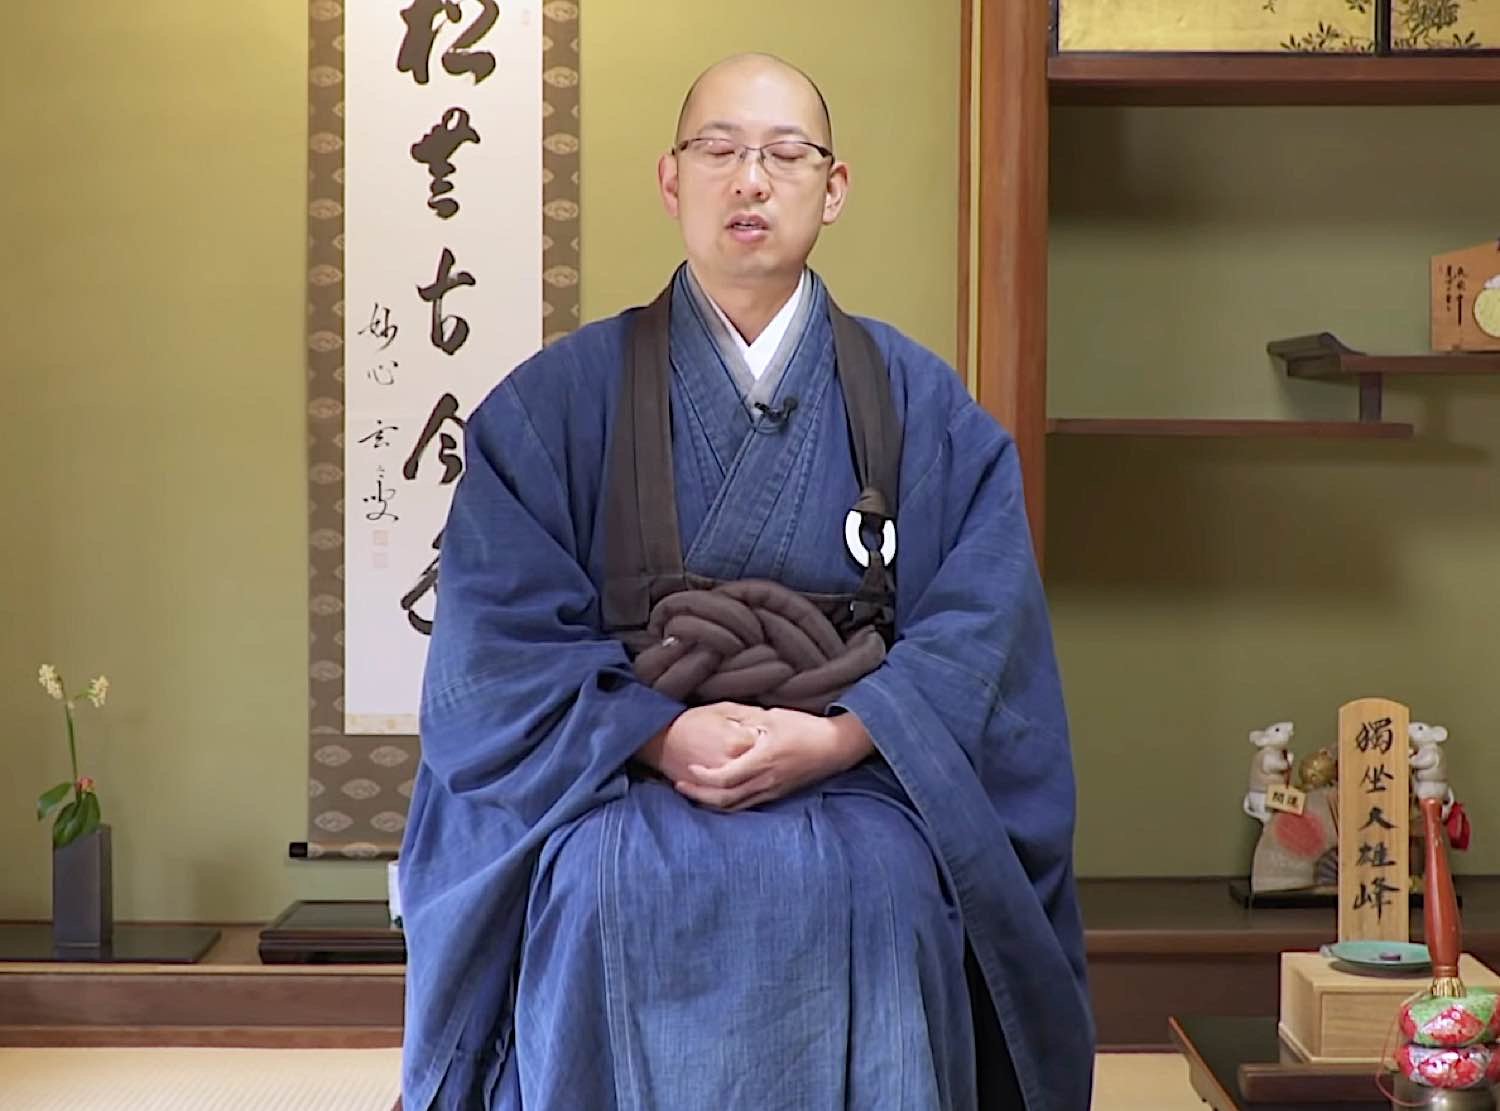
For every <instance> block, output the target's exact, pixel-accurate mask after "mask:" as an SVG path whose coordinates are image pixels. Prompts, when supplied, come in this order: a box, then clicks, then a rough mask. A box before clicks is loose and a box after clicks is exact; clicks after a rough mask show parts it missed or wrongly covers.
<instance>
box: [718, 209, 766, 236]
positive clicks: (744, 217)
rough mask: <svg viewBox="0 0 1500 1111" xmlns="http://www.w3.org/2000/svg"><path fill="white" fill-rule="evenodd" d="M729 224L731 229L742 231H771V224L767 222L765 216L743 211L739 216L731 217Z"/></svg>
mask: <svg viewBox="0 0 1500 1111" xmlns="http://www.w3.org/2000/svg"><path fill="white" fill-rule="evenodd" d="M728 226H729V230H730V231H742V232H753V231H769V230H770V228H771V225H770V224H768V223H767V222H766V220H765V218H764V217H762V216H756V215H754V214H753V213H742V214H741V215H739V216H734V217H731V218H730V220H729V225H728Z"/></svg>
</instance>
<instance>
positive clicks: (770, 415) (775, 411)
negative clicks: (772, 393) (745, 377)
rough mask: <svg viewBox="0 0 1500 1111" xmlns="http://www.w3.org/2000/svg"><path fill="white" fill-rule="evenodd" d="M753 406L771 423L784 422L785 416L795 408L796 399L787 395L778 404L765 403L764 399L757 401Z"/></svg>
mask: <svg viewBox="0 0 1500 1111" xmlns="http://www.w3.org/2000/svg"><path fill="white" fill-rule="evenodd" d="M755 407H756V408H757V409H759V410H760V411H761V412H762V413H764V414H765V417H766V420H767V421H769V422H770V423H771V424H785V423H786V421H787V418H788V417H790V416H791V415H792V413H793V412H794V411H795V410H796V408H797V399H796V398H795V397H789V398H787V399H786V400H785V401H783V402H782V403H781V404H780V405H775V406H772V405H767V404H766V403H765V402H764V401H757V402H756V403H755Z"/></svg>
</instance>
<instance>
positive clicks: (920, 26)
mask: <svg viewBox="0 0 1500 1111" xmlns="http://www.w3.org/2000/svg"><path fill="white" fill-rule="evenodd" d="M911 11H912V8H911V6H910V5H909V4H905V3H898V2H897V0H829V2H827V3H823V4H819V5H809V4H806V3H802V2H798V0H766V2H765V3H762V4H761V5H760V6H759V7H757V8H756V9H755V12H754V13H753V16H749V15H746V13H745V11H744V10H743V9H741V8H738V7H734V6H732V5H729V4H723V3H702V2H698V3H689V2H688V0H671V2H666V0H656V2H653V3H651V4H645V5H642V4H620V3H609V2H602V0H601V2H593V0H585V2H584V3H583V36H582V54H583V62H582V66H583V86H582V91H583V118H584V136H585V146H584V151H583V159H584V161H583V175H584V176H583V235H584V243H583V251H584V264H583V266H584V273H583V302H584V303H583V308H584V314H585V316H586V317H596V316H599V315H602V314H605V313H610V312H613V311H616V310H617V309H619V308H621V307H622V306H625V305H627V304H632V303H639V302H642V301H644V300H646V299H648V298H649V297H650V296H651V295H652V294H653V293H654V292H655V291H656V289H657V288H658V287H659V286H660V285H661V283H663V282H664V281H665V280H666V278H667V276H668V274H669V272H670V267H671V266H672V265H673V263H674V262H675V261H676V259H677V258H678V253H677V246H676V238H675V229H674V227H673V226H672V225H671V223H670V222H669V221H668V220H667V218H666V217H665V215H663V214H662V212H661V210H660V207H659V205H658V203H657V201H656V195H655V178H654V164H655V158H656V155H657V154H658V153H659V151H660V150H661V149H663V148H664V146H665V145H666V144H667V143H668V142H669V141H670V138H671V129H672V127H673V124H674V123H675V119H676V113H677V107H678V102H679V100H680V98H681V96H682V93H683V91H684V90H685V88H686V86H687V84H688V82H689V81H690V80H691V78H692V76H693V75H694V74H695V73H696V72H697V71H698V70H699V69H701V68H702V67H703V66H704V65H706V64H708V63H709V62H711V61H713V60H714V59H715V58H717V57H718V56H720V55H722V54H725V53H729V52H731V51H735V50H743V49H770V50H777V51H779V52H782V53H784V54H785V55H787V56H788V57H789V58H790V59H791V60H792V61H794V62H797V63H799V64H801V65H802V66H804V67H805V68H807V69H808V70H810V71H811V72H812V73H813V74H814V75H815V76H816V77H817V78H818V79H819V81H820V83H821V84H822V85H823V88H824V92H825V93H826V94H827V96H828V99H829V100H830V102H831V104H832V106H833V110H834V113H835V123H836V127H837V129H838V130H837V136H838V145H839V148H840V154H841V155H842V156H843V157H845V158H847V159H848V160H849V161H850V162H851V163H852V165H853V170H854V174H853V178H854V191H853V194H852V197H851V202H850V205H849V207H848V208H847V210H846V212H845V215H844V218H843V219H842V220H841V221H840V223H839V225H837V226H836V227H835V228H834V229H832V230H831V231H830V232H829V233H827V237H826V239H825V241H824V245H823V246H821V247H820V248H819V249H818V253H817V254H816V255H815V258H814V263H815V265H816V266H818V268H819V269H820V270H821V271H822V272H823V273H824V275H825V276H826V277H827V278H828V279H829V281H830V283H831V285H832V287H833V289H834V290H835V291H836V294H837V296H838V297H839V299H840V300H841V302H842V303H844V304H845V305H846V306H847V307H849V308H850V309H851V310H854V311H859V312H866V313H873V314H877V315H882V316H885V317H887V318H889V319H891V320H893V321H895V322H896V323H898V324H899V325H901V326H902V327H904V328H906V329H907V330H908V331H910V332H911V333H912V334H913V335H915V336H916V337H917V338H919V339H921V340H922V341H924V342H926V343H928V344H930V345H931V346H933V347H934V348H935V349H936V350H937V351H938V352H939V353H941V354H943V355H944V356H946V357H949V358H951V357H952V355H953V348H954V343H953V334H954V312H953V299H954V296H955V282H954V271H955V265H956V236H955V229H956V212H957V210H956V187H955V182H956V172H957V166H956V155H955V149H956V143H957V117H956V110H955V108H956V105H957V102H958V88H957V79H958V42H959V30H958V12H957V5H956V4H955V5H952V10H951V11H948V10H937V8H934V9H933V10H932V11H925V10H924V13H923V14H922V16H921V18H919V19H918V18H913V17H912V15H911ZM747 27H749V28H751V30H749V31H748V32H747V31H746V28H747ZM59 28H60V25H59V24H58V23H57V21H56V19H55V17H54V15H53V13H52V12H51V11H50V10H49V9H46V8H43V7H38V6H35V5H30V6H25V5H23V6H22V7H20V8H19V9H18V10H17V11H16V12H15V13H14V14H12V15H11V16H10V17H9V19H8V21H7V25H6V35H7V40H6V41H7V45H8V46H9V48H10V50H9V54H8V61H7V64H6V66H5V67H3V68H0V125H3V134H4V135H5V137H6V141H5V150H6V155H5V168H6V171H7V172H6V174H5V175H4V176H5V182H4V185H3V186H0V189H3V198H4V205H3V211H4V213H5V215H4V219H3V222H0V304H3V305H4V306H5V310H4V321H5V328H4V337H5V342H4V345H3V346H0V376H3V381H4V384H5V387H6V391H5V396H6V405H5V409H4V418H5V424H4V435H3V436H0V473H3V474H4V476H5V479H4V482H3V483H0V558H3V567H4V569H5V572H6V576H5V579H6V581H5V589H4V590H3V592H0V627H3V629H4V633H3V635H0V759H3V761H4V764H5V767H6V769H7V774H6V775H5V776H4V777H3V779H0V843H3V844H4V845H5V849H4V850H3V854H0V918H7V917H42V916H45V915H46V914H47V908H48V901H49V886H48V885H49V882H50V881H49V875H50V872H49V864H50V857H49V844H48V841H47V838H46V833H45V827H40V826H38V825H37V823H36V822H35V821H34V819H33V816H32V815H33V809H32V808H33V800H34V799H35V797H36V795H37V794H38V793H39V792H40V791H41V790H42V789H43V788H45V787H47V786H50V785H51V784H52V783H55V782H57V781H58V780H59V779H62V778H66V775H67V770H66V769H67V758H66V746H65V744H64V738H63V733H62V720H61V714H60V712H59V710H58V707H57V706H56V704H55V703H52V702H50V701H49V700H47V699H46V698H45V696H44V695H43V693H42V691H41V688H40V687H39V686H38V685H37V684H36V681H35V674H36V668H37V666H38V664H40V663H42V662H44V661H48V662H52V663H55V664H56V665H58V666H59V667H60V668H61V669H62V671H63V673H64V676H65V677H66V678H68V679H69V680H70V681H72V682H78V681H80V680H82V679H83V678H85V677H86V676H88V675H91V674H94V673H97V672H100V671H102V672H104V673H106V674H107V675H108V676H109V677H110V679H111V681H112V683H113V684H114V687H113V691H112V693H111V696H110V704H109V706H108V707H107V708H106V709H105V710H104V711H102V712H99V713H95V712H94V711H92V710H89V709H86V710H85V712H84V713H83V716H82V723H81V724H82V728H81V745H82V758H83V761H84V768H85V772H86V774H90V775H93V776H94V778H95V779H96V780H97V781H98V783H99V791H100V797H101V799H102V802H103V805H104V808H105V813H106V816H107V819H108V820H109V821H111V822H112V824H113V826H114V831H115V833H114V836H115V885H116V894H115V907H116V912H117V914H118V915H119V916H120V917H122V918H165V919H228V920H234V919H250V920H254V919H263V918H265V917H267V916H269V915H271V914H274V913H276V912H278V911H280V910H281V909H282V908H283V907H284V906H285V905H286V904H287V903H288V902H289V901H290V900H292V899H294V898H299V897H335V898H337V897H364V896H378V895H380V894H381V893H383V891H384V877H383V870H382V869H381V868H379V867H378V866H370V865H359V864H328V863H318V864H306V863H301V864H299V863H294V862H291V861H288V860H287V859H286V845H287V842H288V841H290V840H294V839H298V838H300V837H301V836H303V832H304V829H305V803H304V791H305V787H304V784H305V779H306V695H307V689H306V680H305V677H304V676H305V669H306V666H307V650H306V644H307V628H306V620H305V607H306V586H305V584H306V515H305V514H306V510H305V507H306V479H305V477H304V475H305V462H304V460H305V417H304V409H303V406H304V403H305V388H304V377H305V375H304V359H303V315H304V310H303V291H304V277H303V271H304V265H303V259H304V249H305V219H306V218H305V215H304V213H305V208H304V205H305V173H306V158H305V153H304V152H305V149H306V5H305V4H301V3H284V2H273V0H250V2H247V3H241V4H210V5H202V4H200V5H186V6H184V5H182V4H179V3H167V2H166V0H140V2H138V3H135V4H131V5H129V7H128V10H127V9H125V8H121V7H119V6H112V5H97V6H94V7H91V8H89V9H88V10H87V12H85V13H84V14H83V15H81V16H79V17H78V18H77V19H76V20H72V21H71V22H69V24H68V25H67V28H66V30H65V31H63V30H60V29H59Z"/></svg>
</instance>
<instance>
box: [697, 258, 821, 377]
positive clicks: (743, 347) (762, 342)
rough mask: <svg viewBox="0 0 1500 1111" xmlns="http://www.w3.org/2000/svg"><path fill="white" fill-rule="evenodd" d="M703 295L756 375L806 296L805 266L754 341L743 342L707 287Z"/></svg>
mask: <svg viewBox="0 0 1500 1111" xmlns="http://www.w3.org/2000/svg"><path fill="white" fill-rule="evenodd" d="M703 295H704V296H705V297H707V298H708V303H709V304H710V305H712V306H713V307H714V312H716V313H718V314H719V319H720V320H722V321H723V322H724V327H725V328H726V329H727V330H728V331H729V335H730V337H731V338H733V340H734V342H735V345H736V346H737V347H738V348H739V351H740V354H741V355H743V356H744V358H745V364H746V365H747V366H748V367H749V368H750V373H751V374H752V375H753V376H755V377H756V378H759V377H760V376H761V375H762V374H764V373H765V372H766V367H767V366H769V365H770V363H771V359H772V358H773V357H774V356H775V354H776V349H777V348H778V347H780V346H781V340H782V338H783V337H784V336H785V335H786V330H787V328H788V327H790V325H791V323H792V317H794V316H796V315H797V307H798V306H799V305H801V304H802V298H803V297H805V296H806V295H807V268H806V267H805V266H804V267H803V268H802V277H800V278H799V279H797V288H796V289H795V290H794V291H793V292H792V295H791V296H790V297H788V298H787V301H786V304H784V305H782V306H781V308H780V309H778V310H777V312H776V315H775V316H773V317H771V322H770V323H769V324H767V325H766V326H765V329H764V330H763V331H762V332H761V333H760V335H758V336H756V337H755V342H754V343H746V342H745V337H744V336H742V335H740V330H739V329H738V328H736V327H735V326H734V324H733V323H732V322H731V321H730V319H729V317H727V316H725V315H724V310H723V309H721V308H719V303H718V302H717V301H715V300H714V299H713V297H712V296H711V295H710V294H709V292H708V291H707V290H704V291H703Z"/></svg>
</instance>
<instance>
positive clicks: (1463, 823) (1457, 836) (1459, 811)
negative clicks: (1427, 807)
mask: <svg viewBox="0 0 1500 1111" xmlns="http://www.w3.org/2000/svg"><path fill="white" fill-rule="evenodd" d="M1445 824H1446V825H1447V827H1448V842H1449V844H1450V845H1452V847H1453V848H1454V849H1455V850H1457V851H1458V852H1463V851H1464V850H1465V849H1467V848H1468V847H1469V816H1468V815H1467V814H1465V813H1464V804H1463V803H1461V802H1455V803H1454V804H1453V805H1452V806H1451V807H1450V808H1449V810H1448V820H1447V822H1446V823H1445Z"/></svg>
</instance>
